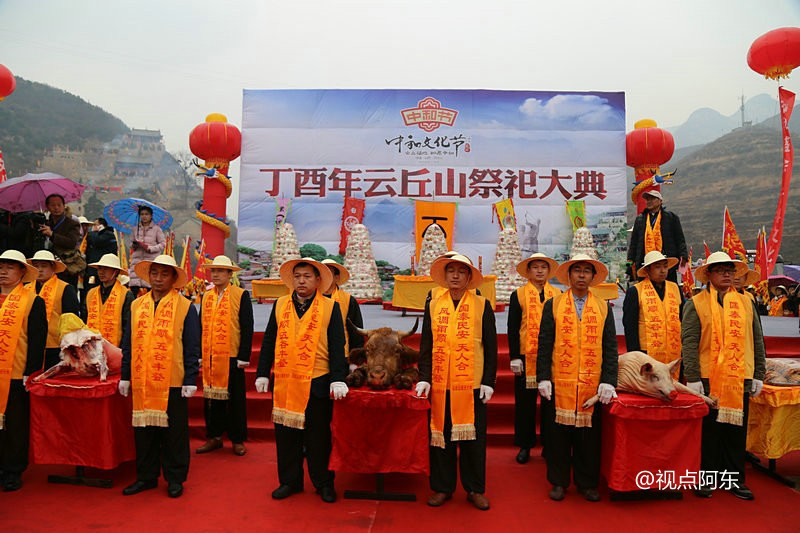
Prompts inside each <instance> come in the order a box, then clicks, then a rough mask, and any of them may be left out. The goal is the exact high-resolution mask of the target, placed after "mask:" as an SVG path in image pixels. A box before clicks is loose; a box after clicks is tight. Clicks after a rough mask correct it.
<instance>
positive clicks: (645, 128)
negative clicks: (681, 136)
mask: <svg viewBox="0 0 800 533" xmlns="http://www.w3.org/2000/svg"><path fill="white" fill-rule="evenodd" d="M633 127H634V130H633V131H631V132H629V133H628V134H627V135H626V136H625V152H626V157H627V163H628V166H629V167H633V171H634V175H635V178H636V183H639V182H641V181H644V180H646V179H649V178H651V177H653V176H654V175H655V174H657V173H658V170H659V167H660V166H661V165H663V164H664V163H666V162H667V161H669V160H670V158H671V157H672V154H673V153H674V152H675V139H673V138H672V134H671V133H670V132H668V131H667V130H662V129H661V128H659V127H658V125H657V124H656V121H655V120H651V119H649V118H646V119H642V120H639V121H637V122H636V124H634V126H633ZM659 188H660V186H659V187H652V188H651V189H659ZM644 207H645V202H644V200H643V199H642V197H641V195H639V198H638V199H637V201H636V212H637V213H641V212H642V211H643V210H644Z"/></svg>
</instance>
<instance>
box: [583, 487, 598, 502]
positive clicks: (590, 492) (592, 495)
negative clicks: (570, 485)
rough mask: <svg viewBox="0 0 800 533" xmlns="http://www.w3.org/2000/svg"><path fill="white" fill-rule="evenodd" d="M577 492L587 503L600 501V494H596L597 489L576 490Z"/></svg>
mask: <svg viewBox="0 0 800 533" xmlns="http://www.w3.org/2000/svg"><path fill="white" fill-rule="evenodd" d="M578 492H580V493H581V495H583V497H584V498H585V499H586V501H587V502H599V501H600V493H599V492H597V489H578Z"/></svg>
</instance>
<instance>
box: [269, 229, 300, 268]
mask: <svg viewBox="0 0 800 533" xmlns="http://www.w3.org/2000/svg"><path fill="white" fill-rule="evenodd" d="M292 259H300V247H299V246H298V244H297V235H296V234H295V232H294V226H292V225H291V224H290V223H288V222H285V223H284V224H282V225H281V226H280V227H279V228H278V229H277V231H276V232H275V251H273V252H272V266H271V267H270V269H269V279H279V278H280V277H281V274H280V271H281V265H282V264H284V263H285V262H286V261H291V260H292Z"/></svg>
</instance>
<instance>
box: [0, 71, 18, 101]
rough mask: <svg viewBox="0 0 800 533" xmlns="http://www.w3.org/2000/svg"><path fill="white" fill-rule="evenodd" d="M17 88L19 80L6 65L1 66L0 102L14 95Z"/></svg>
mask: <svg viewBox="0 0 800 533" xmlns="http://www.w3.org/2000/svg"><path fill="white" fill-rule="evenodd" d="M16 88H17V80H15V79H14V75H13V74H11V71H10V70H8V68H6V66H5V65H0V100H2V99H3V98H5V97H6V96H8V95H9V94H11V93H13V92H14V89H16Z"/></svg>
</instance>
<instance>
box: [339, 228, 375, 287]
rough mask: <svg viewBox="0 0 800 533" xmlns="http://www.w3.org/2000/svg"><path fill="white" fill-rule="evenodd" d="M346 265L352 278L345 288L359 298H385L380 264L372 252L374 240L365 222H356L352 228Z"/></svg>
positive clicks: (345, 256)
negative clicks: (370, 236) (376, 262)
mask: <svg viewBox="0 0 800 533" xmlns="http://www.w3.org/2000/svg"><path fill="white" fill-rule="evenodd" d="M344 266H345V268H346V269H347V270H348V272H350V279H349V280H348V281H347V283H345V285H344V287H343V289H344V290H346V291H347V292H349V293H350V294H352V295H353V296H354V297H355V298H356V299H358V300H380V299H382V298H383V288H382V287H381V278H380V277H379V276H378V266H377V265H376V264H375V256H374V255H373V254H372V241H370V239H369V230H367V227H366V226H365V225H364V224H356V225H354V226H353V229H351V230H350V237H349V238H348V239H347V248H346V249H345V252H344Z"/></svg>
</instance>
